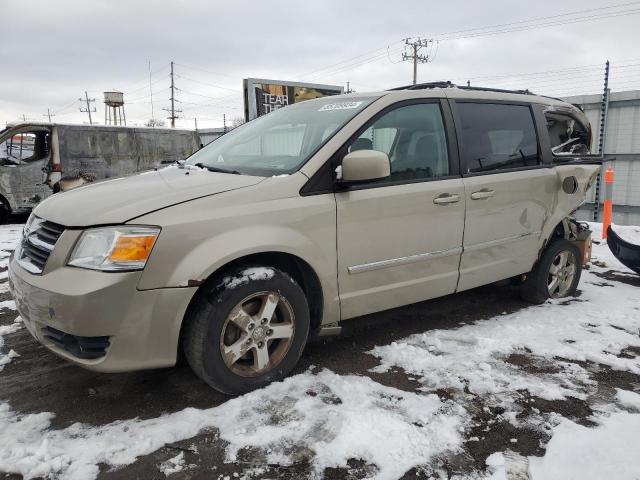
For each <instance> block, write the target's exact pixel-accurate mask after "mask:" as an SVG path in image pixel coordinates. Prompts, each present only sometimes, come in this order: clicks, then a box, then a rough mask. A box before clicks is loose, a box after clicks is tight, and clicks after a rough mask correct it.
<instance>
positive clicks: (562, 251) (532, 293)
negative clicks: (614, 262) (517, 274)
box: [521, 239, 582, 304]
mask: <svg viewBox="0 0 640 480" xmlns="http://www.w3.org/2000/svg"><path fill="white" fill-rule="evenodd" d="M581 258H582V257H581V255H580V250H579V249H578V247H576V246H575V245H574V244H573V243H571V242H570V241H568V240H565V239H556V240H553V241H552V242H551V243H550V244H549V246H548V247H547V248H546V249H545V251H544V253H543V254H542V257H540V260H539V261H538V263H537V264H536V265H535V266H534V267H533V270H531V272H529V273H528V274H527V276H526V279H525V281H524V282H523V283H522V287H521V295H522V298H523V299H524V300H526V301H528V302H531V303H538V304H539V303H543V302H545V301H546V300H547V299H548V298H562V297H567V296H570V295H573V294H574V293H575V292H576V289H577V287H578V282H579V281H580V274H581V273H582V262H581Z"/></svg>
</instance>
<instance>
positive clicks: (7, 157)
mask: <svg viewBox="0 0 640 480" xmlns="http://www.w3.org/2000/svg"><path fill="white" fill-rule="evenodd" d="M49 142H50V135H49V132H46V131H35V132H23V133H18V134H16V135H13V136H11V137H9V138H8V139H7V140H6V141H5V142H3V143H2V144H0V160H2V161H3V162H4V164H5V165H17V164H19V163H21V162H35V161H36V160H41V159H43V158H46V157H48V156H49V149H50V145H49Z"/></svg>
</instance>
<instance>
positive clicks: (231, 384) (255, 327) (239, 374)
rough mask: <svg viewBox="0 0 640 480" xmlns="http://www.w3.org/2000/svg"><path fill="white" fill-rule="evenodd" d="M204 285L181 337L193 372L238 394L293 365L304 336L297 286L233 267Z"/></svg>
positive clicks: (280, 276)
mask: <svg viewBox="0 0 640 480" xmlns="http://www.w3.org/2000/svg"><path fill="white" fill-rule="evenodd" d="M217 281H218V282H219V283H217V284H216V285H215V286H213V288H211V287H204V288H203V289H202V290H201V291H200V292H199V293H198V294H197V295H198V297H197V298H196V300H195V304H194V305H193V308H192V309H191V310H190V313H189V316H188V318H186V319H185V321H186V322H187V323H186V325H185V331H184V335H183V346H184V352H185V355H186V358H187V361H188V362H189V365H190V366H191V368H192V369H193V371H194V372H195V373H196V374H197V375H198V376H199V377H200V378H202V379H203V380H204V381H205V382H207V383H208V384H209V385H211V386H212V387H214V388H215V389H217V390H220V391H221V392H224V393H230V394H240V393H245V392H248V391H250V390H254V389H256V388H259V387H262V386H264V385H267V384H268V383H270V382H272V381H275V380H280V379H282V378H283V377H284V376H286V375H287V374H288V373H289V372H290V371H291V370H292V369H293V367H294V366H295V364H296V363H297V361H298V359H299V358H300V355H301V354H302V350H303V349H304V346H305V344H306V341H307V336H308V334H309V306H308V304H307V299H306V297H305V294H304V292H303V291H302V289H301V288H300V286H299V285H298V284H297V283H296V282H295V281H294V280H293V279H292V278H291V277H290V276H289V275H288V274H287V273H285V272H282V271H280V270H277V269H275V268H271V267H264V266H255V267H243V268H238V269H236V270H234V271H232V272H230V274H229V275H228V276H225V277H224V278H222V279H218V280H217Z"/></svg>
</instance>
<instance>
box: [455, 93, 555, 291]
mask: <svg viewBox="0 0 640 480" xmlns="http://www.w3.org/2000/svg"><path fill="white" fill-rule="evenodd" d="M454 110H455V111H456V127H457V132H458V138H459V144H460V158H461V169H462V173H463V178H464V187H465V195H466V206H467V209H466V218H465V231H464V242H463V253H462V260H461V263H460V282H459V286H458V290H466V289H469V288H473V287H477V286H480V285H484V284H487V283H491V282H495V281H498V280H502V279H505V278H509V277H513V276H516V275H519V274H522V273H526V272H528V271H529V270H530V269H531V267H532V266H533V264H534V262H535V261H536V259H537V254H538V245H539V238H540V235H541V233H542V229H543V226H544V224H545V222H546V220H547V219H548V218H549V216H550V215H551V212H552V209H553V202H554V201H555V198H556V191H557V182H558V177H557V175H556V173H555V171H554V169H553V168H552V167H551V166H544V165H542V160H541V155H540V148H539V142H538V137H537V135H536V129H535V125H534V117H533V112H532V110H531V107H530V105H527V104H504V103H488V102H478V101H457V102H456V108H455V109H454Z"/></svg>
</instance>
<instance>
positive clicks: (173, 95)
mask: <svg viewBox="0 0 640 480" xmlns="http://www.w3.org/2000/svg"><path fill="white" fill-rule="evenodd" d="M169 100H171V108H164V109H163V110H165V111H167V112H169V113H170V115H169V116H168V117H167V118H168V119H169V120H171V128H176V119H177V118H179V117H178V115H177V114H178V113H180V112H181V111H182V110H176V102H177V101H178V100H176V85H175V82H174V78H173V61H172V62H171V98H170V99H169Z"/></svg>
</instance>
